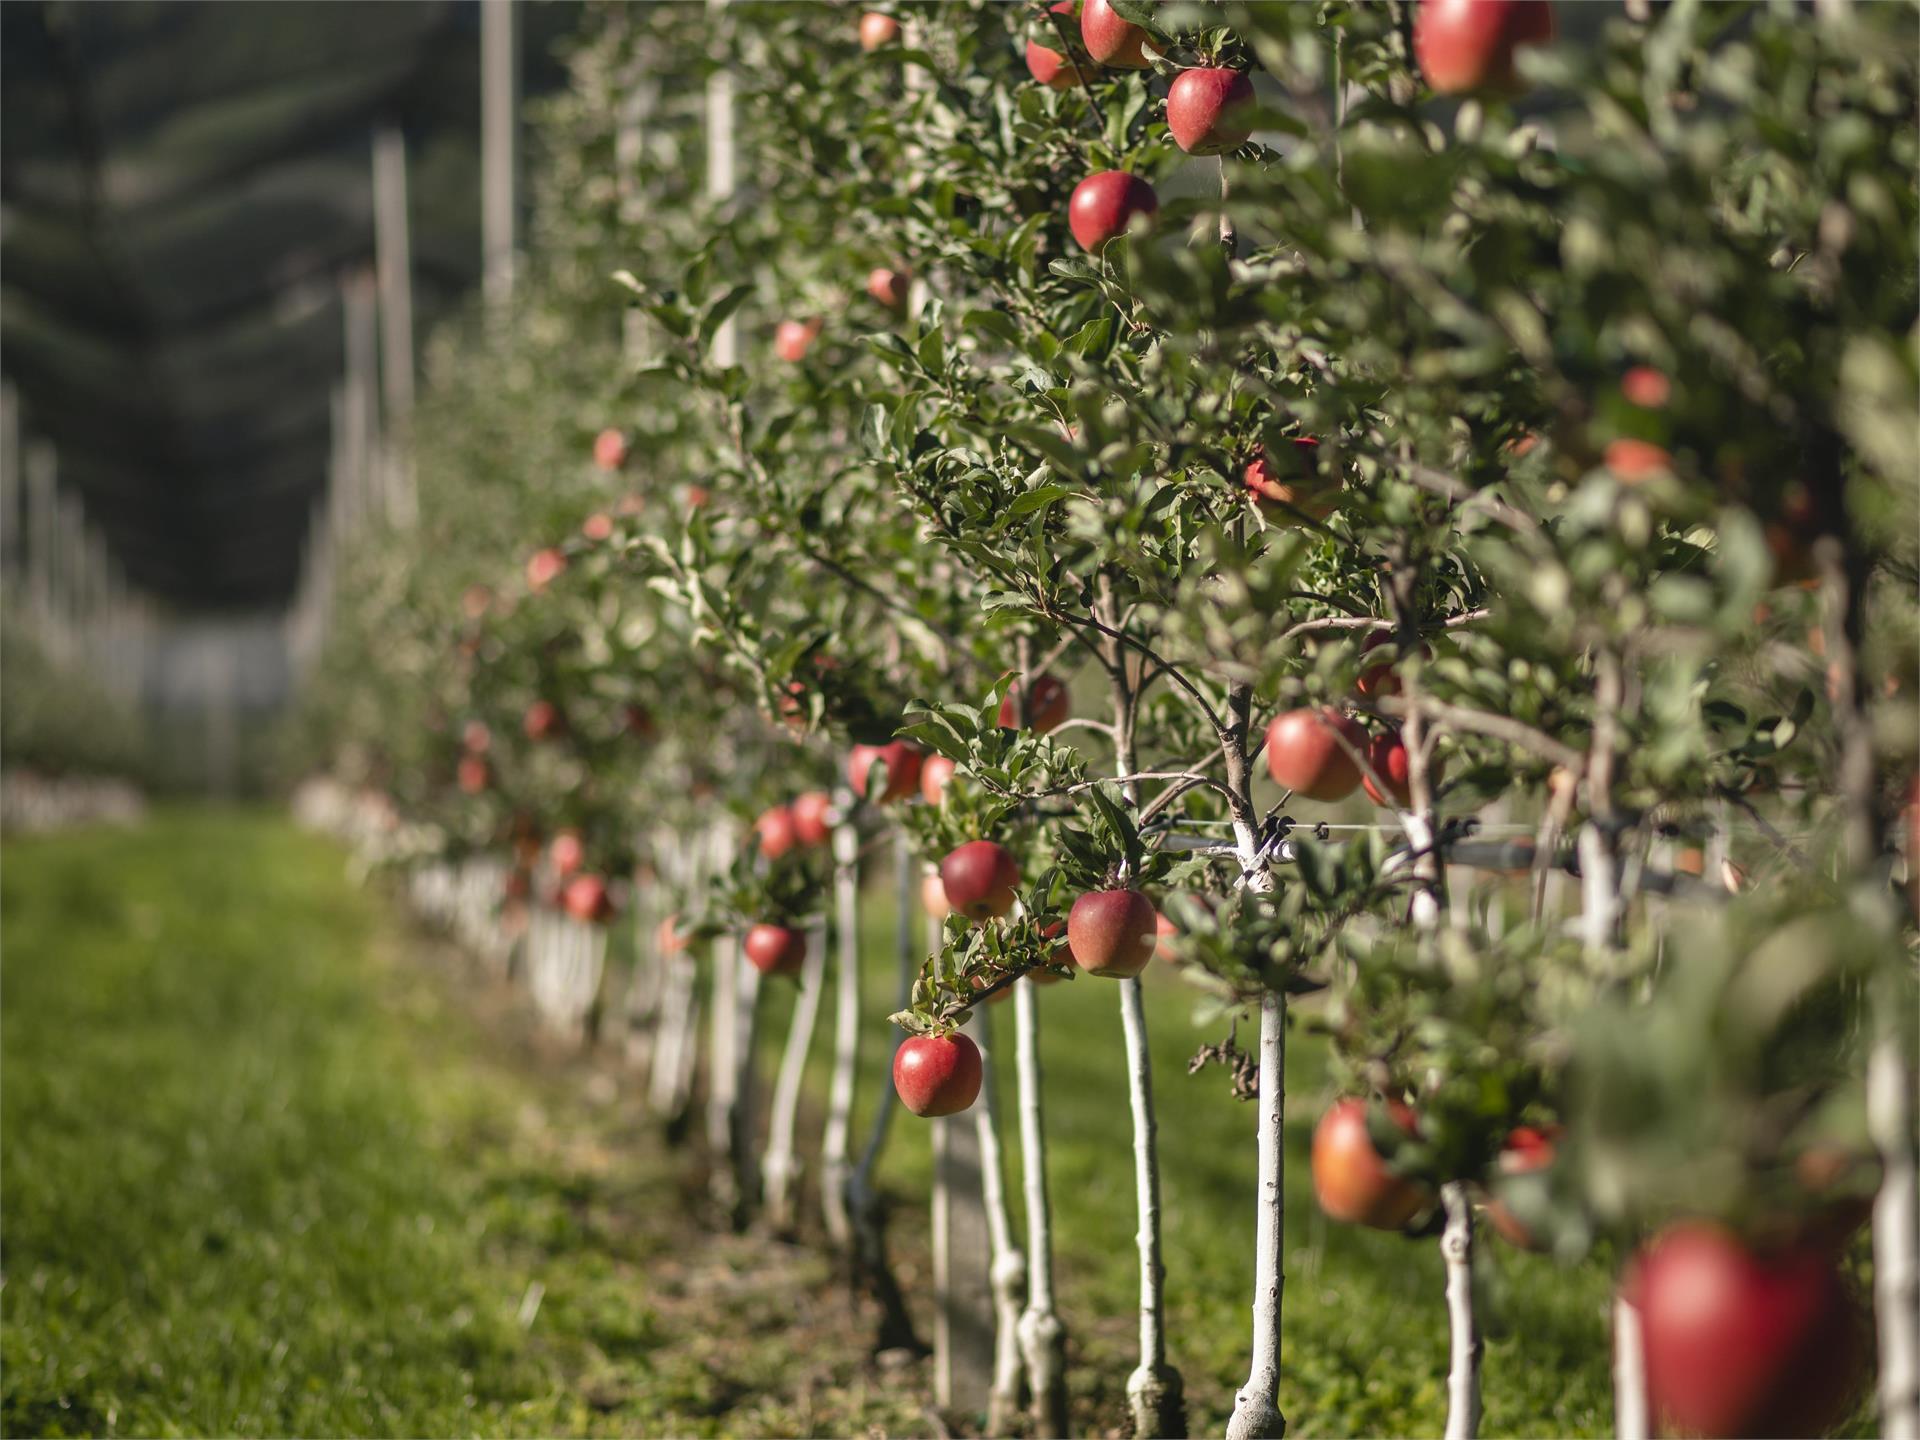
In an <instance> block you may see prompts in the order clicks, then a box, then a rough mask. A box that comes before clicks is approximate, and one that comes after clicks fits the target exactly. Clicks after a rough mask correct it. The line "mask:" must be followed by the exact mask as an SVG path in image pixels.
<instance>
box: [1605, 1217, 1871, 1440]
mask: <svg viewBox="0 0 1920 1440" xmlns="http://www.w3.org/2000/svg"><path fill="white" fill-rule="evenodd" d="M1621 1294H1622V1295H1623V1296H1624V1298H1625V1299H1626V1300H1627V1301H1628V1303H1629V1304H1631V1305H1633V1307H1634V1308H1635V1309H1637V1310H1638V1311H1639V1312H1640V1332H1641V1339H1642V1342H1643V1344H1644V1346H1645V1351H1646V1376H1647V1399H1648V1403H1649V1404H1650V1406H1651V1407H1652V1408H1653V1410H1654V1411H1655V1413H1656V1414H1658V1415H1659V1416H1660V1417H1661V1419H1662V1420H1663V1421H1664V1423H1665V1425H1666V1426H1667V1427H1668V1428H1669V1429H1672V1430H1678V1431H1685V1432H1688V1433H1691V1434H1697V1435H1707V1436H1745V1435H1824V1434H1825V1433H1826V1432H1827V1431H1828V1429H1830V1428H1831V1427H1832V1426H1833V1425H1834V1424H1835V1423H1837V1422H1838V1421H1839V1420H1840V1419H1841V1417H1842V1416H1843V1415H1844V1414H1845V1413H1846V1411H1847V1408H1848V1404H1849V1402H1850V1401H1851V1400H1852V1398H1853V1395H1854V1392H1855V1390H1856V1388H1857V1387H1858V1384H1859V1381H1860V1378H1861V1376H1862V1374H1863V1372H1864V1369H1865V1364H1864V1362H1865V1358H1866V1356H1865V1351H1866V1343H1865V1342H1866V1335H1867V1326H1866V1324H1865V1321H1864V1317H1862V1316H1861V1314H1860V1312H1859V1310H1858V1308H1857V1307H1856V1305H1855V1303H1854V1301H1853V1298H1852V1296H1851V1295H1850V1294H1849V1293H1848V1289H1847V1285H1846V1282H1845V1280H1844V1279H1843V1278H1842V1276H1841V1273H1840V1269H1839V1265H1838V1261H1837V1259H1836V1258H1835V1256H1834V1255H1833V1254H1832V1252H1831V1251H1829V1250H1828V1249H1826V1248H1825V1247H1823V1246H1806V1245H1786V1246H1782V1247H1780V1248H1778V1249H1773V1250H1768V1251H1759V1250H1755V1249H1751V1248H1749V1247H1748V1246H1747V1245H1746V1244H1745V1243H1743V1242H1742V1241H1741V1240H1740V1238H1739V1237H1738V1236H1736V1235H1734V1234H1733V1233H1732V1232H1731V1231H1729V1230H1726V1229H1724V1228H1722V1227H1721V1226H1719V1225H1715V1224H1711V1223H1708V1222H1705V1221H1698V1220H1690V1221H1681V1222H1680V1223H1678V1224H1675V1225H1670V1226H1668V1227H1667V1229H1665V1230H1663V1231H1662V1232H1661V1233H1660V1234H1659V1235H1658V1236H1656V1237H1655V1238H1654V1240H1653V1241H1652V1243H1650V1244H1649V1245H1647V1246H1646V1247H1645V1248H1644V1249H1642V1250H1641V1252H1640V1253H1639V1254H1638V1255H1637V1256H1635V1257H1634V1259H1633V1261H1632V1262H1631V1264H1630V1265H1629V1266H1628V1267H1627V1273H1626V1276H1625V1278H1624V1279H1623V1280H1622V1282H1621Z"/></svg>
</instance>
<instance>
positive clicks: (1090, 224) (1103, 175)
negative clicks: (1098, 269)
mask: <svg viewBox="0 0 1920 1440" xmlns="http://www.w3.org/2000/svg"><path fill="white" fill-rule="evenodd" d="M1159 210H1160V197H1159V196H1158V195H1156V194H1155V193H1154V190H1153V186H1151V185H1149V184H1148V183H1147V182H1146V181H1144V180H1142V179H1141V178H1140V177H1139V176H1138V175H1129V174H1128V173H1127V172H1126V171H1124V170H1096V171H1095V172H1094V173H1093V174H1091V175H1089V176H1087V178H1086V179H1084V180H1082V181H1081V182H1080V183H1079V184H1078V185H1076V186H1074V187H1073V198H1072V199H1070V200H1069V201H1068V202H1067V228H1068V229H1070V230H1072V231H1073V238H1074V239H1075V240H1077V241H1079V242H1080V248H1081V249H1083V250H1093V251H1098V250H1100V249H1101V248H1102V247H1103V246H1105V245H1106V244H1107V242H1108V241H1110V240H1112V239H1114V238H1115V237H1116V236H1119V235H1124V234H1126V233H1127V226H1128V225H1129V224H1130V223H1131V222H1132V220H1133V217H1134V216H1136V215H1146V216H1149V217H1150V216H1153V215H1155V214H1158V213H1159Z"/></svg>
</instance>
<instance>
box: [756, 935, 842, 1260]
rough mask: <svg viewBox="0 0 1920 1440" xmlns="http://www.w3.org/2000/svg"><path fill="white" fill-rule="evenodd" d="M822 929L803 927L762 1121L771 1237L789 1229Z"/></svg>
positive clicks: (822, 964) (819, 986)
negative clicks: (796, 976)
mask: <svg viewBox="0 0 1920 1440" xmlns="http://www.w3.org/2000/svg"><path fill="white" fill-rule="evenodd" d="M826 972H827V926H826V921H825V919H824V917H823V918H821V919H819V920H816V921H815V922H814V923H813V924H812V925H810V926H809V927H808V934H807V958H806V961H805V963H804V964H803V965H802V967H801V970H800V994H799V998H798V999H796V1000H795V1001H794V1005H793V1019H792V1023H791V1024H790V1025H789V1026H788V1028H787V1045H786V1049H785V1051H784V1052H783V1053H782V1054H781V1056H780V1075H779V1078H778V1079H777V1080H776V1081H775V1082H774V1087H773V1115H772V1118H771V1119H770V1120H769V1122H768V1135H767V1158H766V1160H765V1161H764V1162H763V1163H762V1167H761V1168H762V1170H763V1172H764V1173H765V1175H766V1204H767V1223H768V1224H769V1225H771V1226H772V1227H773V1229H774V1232H775V1233H776V1234H783V1233H787V1232H790V1231H791V1230H792V1229H793V1224H794V1213H793V1183H794V1181H795V1180H797V1179H798V1178H799V1175H800V1165H799V1161H798V1158H797V1157H796V1156H795V1154H794V1149H793V1133H794V1125H795V1121H796V1120H797V1118H798V1116H799V1113H800V1087H801V1082H802V1081H803V1080H805V1078H806V1072H807V1054H808V1052H809V1051H810V1050H811V1049H812V1048H813V1029H814V1024H815V1021H816V1020H817V1019H818V1017H819V1014H820V992H821V991H822V990H824V989H825V988H826Z"/></svg>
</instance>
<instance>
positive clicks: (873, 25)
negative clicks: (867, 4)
mask: <svg viewBox="0 0 1920 1440" xmlns="http://www.w3.org/2000/svg"><path fill="white" fill-rule="evenodd" d="M899 38H900V22H899V21H898V20H896V19H894V18H893V16H891V15H882V14H881V13H880V12H879V11H878V10H869V11H867V13H866V14H864V15H862V16H861V17H860V48H861V49H862V50H865V51H866V52H867V53H868V54H872V53H873V52H874V51H875V50H883V49H885V48H886V47H887V46H889V45H891V44H893V42H894V41H896V40H898V39H899Z"/></svg>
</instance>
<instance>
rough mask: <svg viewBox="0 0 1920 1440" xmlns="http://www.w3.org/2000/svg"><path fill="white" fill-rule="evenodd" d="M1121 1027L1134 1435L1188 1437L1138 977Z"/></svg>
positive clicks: (1125, 991) (1126, 992)
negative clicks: (1129, 1125)
mask: <svg viewBox="0 0 1920 1440" xmlns="http://www.w3.org/2000/svg"><path fill="white" fill-rule="evenodd" d="M1120 1022H1121V1026H1122V1029H1123V1030H1124V1031H1125V1035H1126V1045H1127V1096H1128V1100H1129V1103H1130V1104H1131V1107H1132V1110H1133V1187H1134V1205H1135V1214H1136V1216H1137V1217H1138V1221H1139V1228H1138V1230H1137V1231H1136V1233H1135V1236H1134V1242H1135V1244H1136V1246H1137V1247H1138V1249H1139V1252H1140V1363H1139V1364H1138V1365H1137V1366H1135V1368H1134V1371H1133V1373H1132V1374H1131V1375H1129V1376H1128V1377H1127V1403H1128V1406H1129V1408H1130V1409H1131V1410H1132V1412H1133V1433H1134V1435H1135V1436H1136V1437H1139V1440H1146V1437H1149V1436H1178V1435H1184V1434H1185V1433H1186V1404H1185V1401H1184V1400H1183V1398H1182V1393H1181V1383H1180V1372H1179V1371H1178V1370H1176V1369H1174V1368H1173V1367H1172V1366H1171V1365H1169V1364H1167V1336H1166V1320H1165V1302H1164V1297H1163V1287H1164V1284H1165V1281H1166V1263H1165V1262H1164V1261H1163V1260H1162V1259H1161V1251H1160V1159H1159V1154H1158V1148H1159V1127H1158V1125H1157V1124H1156V1122H1155V1120H1154V1113H1153V1058H1152V1055H1151V1053H1150V1052H1149V1050H1148V1048H1147V1012H1146V1006H1145V1004H1144V1003H1143V1001H1142V998H1141V993H1140V981H1139V979H1138V978H1137V977H1136V978H1134V979H1130V980H1122V981H1121V982H1120Z"/></svg>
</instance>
